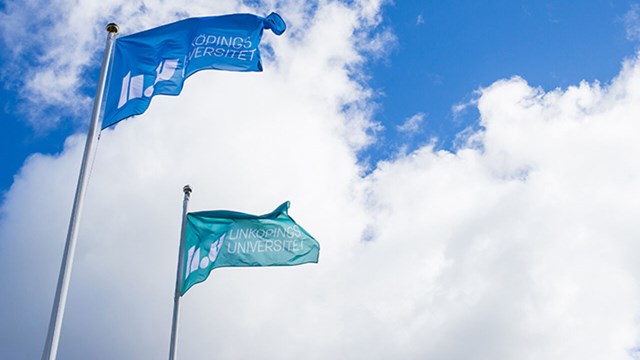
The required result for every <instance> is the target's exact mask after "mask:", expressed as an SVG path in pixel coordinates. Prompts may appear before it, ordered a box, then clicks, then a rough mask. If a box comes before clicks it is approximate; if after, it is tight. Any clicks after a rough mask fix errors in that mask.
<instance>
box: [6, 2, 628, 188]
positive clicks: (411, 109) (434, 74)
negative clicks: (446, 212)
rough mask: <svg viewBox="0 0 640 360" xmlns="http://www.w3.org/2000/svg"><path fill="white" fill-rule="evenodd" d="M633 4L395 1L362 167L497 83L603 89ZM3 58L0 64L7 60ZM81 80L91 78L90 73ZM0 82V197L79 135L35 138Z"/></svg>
mask: <svg viewBox="0 0 640 360" xmlns="http://www.w3.org/2000/svg"><path fill="white" fill-rule="evenodd" d="M632 4H633V2H629V1H606V0H588V1H580V2H576V1H529V0H527V1H507V0H502V1H470V0H467V1H400V0H398V1H396V4H393V5H388V6H386V8H385V15H384V21H383V24H382V28H387V29H390V30H392V31H393V33H394V34H395V36H396V37H397V41H396V43H395V45H393V47H392V48H391V49H390V52H389V53H388V54H387V56H385V57H383V58H382V60H372V62H371V63H370V64H369V66H368V70H369V75H370V76H371V78H370V79H369V85H370V86H371V87H372V88H373V89H374V90H375V91H376V92H378V93H380V94H381V95H379V96H377V98H376V101H377V103H378V104H379V107H378V110H377V113H376V114H375V115H374V118H375V120H377V121H379V122H380V123H381V124H382V125H383V126H384V127H385V130H383V131H381V132H379V133H378V137H379V141H377V142H376V143H375V144H373V145H372V146H370V147H369V148H367V149H365V150H364V151H363V152H362V153H361V154H360V157H361V160H363V161H369V162H370V163H371V164H375V162H376V161H378V160H381V159H385V158H388V157H391V156H393V155H394V154H396V153H397V152H398V151H399V149H401V148H405V149H406V150H409V151H410V150H412V149H415V148H416V147H417V146H420V145H423V144H425V143H428V142H430V141H431V139H432V138H437V142H436V146H437V147H438V148H444V149H450V148H452V144H453V140H454V138H455V135H456V134H457V133H459V132H460V131H461V130H464V129H465V128H467V127H469V126H472V127H477V115H478V114H477V112H476V111H475V110H474V109H473V108H469V109H467V110H466V111H464V112H463V113H461V114H459V116H454V114H453V112H452V106H454V105H456V104H460V103H465V102H468V101H470V100H472V99H473V96H474V94H473V92H474V90H476V89H478V88H479V87H482V86H488V85H490V84H491V83H492V82H494V81H496V80H498V79H501V78H508V77H511V76H513V75H519V76H521V77H523V78H524V79H526V80H527V81H528V82H529V84H531V85H533V86H541V87H542V88H543V89H545V90H551V89H554V88H556V87H566V86H569V85H573V84H578V83H579V82H580V81H581V80H587V81H590V82H591V81H594V80H599V81H601V82H603V83H607V82H609V81H610V80H611V79H612V78H613V77H614V76H615V75H616V74H617V73H618V72H619V70H620V66H621V63H622V61H623V60H624V58H625V57H630V56H633V55H634V53H635V51H636V50H635V49H636V47H637V42H633V41H630V40H628V39H627V38H626V36H625V24H624V22H623V17H624V15H625V13H626V12H627V11H629V10H630V8H631V6H632ZM0 9H2V8H1V7H0ZM282 15H283V16H284V17H285V19H286V14H282ZM5 51H6V50H2V53H0V66H2V63H4V62H6V61H10V60H9V59H8V54H6V53H5ZM97 65H98V64H97ZM97 65H96V66H97ZM88 75H90V76H94V77H95V76H97V69H92V70H91V74H88ZM1 79H2V81H3V86H2V90H0V91H1V92H0V94H1V97H2V100H1V103H0V105H1V106H2V110H3V112H2V115H1V116H2V117H1V119H0V120H1V121H2V131H1V132H0V144H1V145H0V146H1V153H2V158H1V159H2V166H1V168H0V191H2V192H5V191H6V190H7V189H8V188H9V187H10V186H11V183H12V182H13V176H14V175H15V174H16V173H17V171H18V170H19V168H20V166H21V164H22V163H23V162H24V160H25V159H26V158H27V157H28V156H29V155H30V154H32V153H35V152H43V153H55V152H59V151H60V150H61V149H62V145H63V142H64V139H65V138H66V137H67V136H68V135H70V134H72V133H73V132H74V131H78V130H79V129H77V128H74V125H73V123H74V122H72V121H67V122H63V123H62V124H60V125H59V127H57V128H54V129H49V130H46V132H39V131H36V130H35V129H33V128H32V127H31V126H30V125H29V124H27V122H26V120H25V117H24V116H23V115H22V114H21V113H20V112H19V111H18V110H17V107H16V104H18V102H19V101H21V100H20V99H19V98H18V97H17V95H16V90H17V88H18V86H19V84H11V83H7V80H6V79H8V78H7V77H4V76H3V77H2V78H1ZM93 91H94V90H91V91H90V92H89V93H91V94H92V93H93ZM417 113H423V114H424V115H425V118H424V121H423V122H422V123H421V124H420V128H419V129H418V130H417V131H415V132H402V131H399V130H398V129H397V126H399V125H401V124H402V123H404V122H405V120H406V119H408V118H410V117H411V116H413V115H415V114H417ZM88 119H89V114H87V116H86V121H87V122H88ZM75 123H78V122H75Z"/></svg>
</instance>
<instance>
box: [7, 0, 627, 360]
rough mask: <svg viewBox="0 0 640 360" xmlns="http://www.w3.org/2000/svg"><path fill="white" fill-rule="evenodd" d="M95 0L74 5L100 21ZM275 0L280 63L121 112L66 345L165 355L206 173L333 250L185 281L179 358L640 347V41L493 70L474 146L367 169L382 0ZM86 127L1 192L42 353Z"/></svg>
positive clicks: (235, 200) (200, 78) (513, 354)
mask: <svg viewBox="0 0 640 360" xmlns="http://www.w3.org/2000/svg"><path fill="white" fill-rule="evenodd" d="M91 4H92V3H91ZM91 4H89V3H87V4H84V3H81V4H79V5H78V6H80V7H81V8H82V7H83V6H84V7H86V9H85V12H86V13H87V14H88V15H87V16H89V17H91V16H93V19H92V20H86V21H88V22H89V23H90V24H92V25H91V26H93V24H95V23H99V22H100V20H97V19H98V16H97V15H91V14H97V13H94V12H92V11H90V7H91V6H92V5H91ZM229 4H231V3H229ZM279 4H280V6H279V10H280V12H281V13H282V14H283V15H284V17H285V19H286V20H287V21H288V24H289V25H290V27H289V29H288V31H289V32H288V33H285V35H284V36H282V37H279V38H275V37H273V36H270V35H269V34H266V35H265V41H267V42H269V43H270V44H271V45H272V46H273V47H274V51H275V53H276V58H275V59H273V60H268V61H267V64H266V65H265V68H266V71H265V72H264V73H260V74H245V73H227V72H213V71H209V72H201V73H198V74H197V75H196V76H194V77H192V78H190V79H189V80H188V81H187V85H186V86H185V88H184V91H183V94H182V95H181V96H180V97H156V98H154V100H153V103H152V106H151V108H150V109H149V111H148V112H147V113H146V114H144V115H143V116H140V117H137V118H134V119H131V120H127V121H124V122H122V123H121V124H120V125H118V126H117V127H116V128H115V129H114V130H109V131H106V132H105V133H103V135H102V139H101V144H100V148H99V151H98V154H97V158H96V160H95V164H94V167H93V171H92V176H91V183H90V186H89V190H88V194H87V199H86V203H85V212H84V215H83V219H82V226H81V231H80V239H79V246H78V251H77V254H76V262H75V266H74V272H73V276H72V280H71V288H70V294H69V301H68V304H67V312H66V317H65V322H64V326H63V330H62V341H61V349H60V357H61V358H65V359H83V358H86V356H87V354H91V357H92V359H98V360H99V359H156V358H163V357H166V356H167V352H168V345H167V343H168V340H169V325H170V319H171V304H172V294H173V285H174V279H173V277H174V276H175V262H176V254H177V241H178V235H179V225H180V218H179V217H180V211H181V199H182V193H181V189H182V186H183V185H184V184H185V183H190V184H191V185H192V186H193V188H194V193H193V196H192V201H191V204H190V207H191V209H193V210H196V209H207V208H226V209H234V210H240V211H246V212H252V213H264V212H267V211H270V210H272V209H273V208H274V207H275V206H276V205H278V204H279V203H280V202H281V201H283V200H286V199H288V200H291V201H292V208H291V214H292V216H293V217H294V218H295V219H296V221H297V222H299V223H300V224H302V225H303V226H304V227H305V228H306V229H307V230H308V231H309V232H310V233H311V234H313V235H314V236H315V237H316V238H317V239H318V240H319V241H320V243H321V246H322V250H321V254H320V263H319V264H318V265H305V266H300V267H295V268H263V269H217V270H215V271H214V272H213V273H212V275H211V277H210V278H209V279H208V280H207V281H206V282H205V283H202V284H199V285H196V286H195V287H194V288H192V289H191V290H190V291H189V293H188V294H187V295H186V296H185V297H184V298H183V301H182V314H181V316H182V317H181V322H180V342H179V353H180V356H181V358H182V357H184V358H207V357H212V356H216V358H221V359H238V358H267V359H271V358H273V359H293V358H311V359H327V358H344V359H359V358H372V359H389V358H401V359H406V358H435V359H441V358H449V359H468V358H491V359H583V358H597V359H601V358H606V359H628V358H631V353H630V352H631V351H632V349H633V348H635V347H636V346H637V344H638V341H639V334H638V322H637V319H638V315H639V314H638V309H637V304H638V302H639V301H640V296H639V295H640V294H639V293H638V291H639V290H640V289H639V287H638V284H639V281H638V280H640V279H638V275H639V274H640V266H639V265H638V262H637V261H636V259H635V254H637V253H638V252H639V250H640V249H639V247H640V246H639V245H638V244H637V239H636V238H637V235H636V234H638V233H640V228H639V227H640V225H638V222H637V218H638V216H639V215H640V205H638V202H637V201H636V200H635V198H636V197H637V196H635V194H636V193H637V185H638V181H639V179H640V165H638V164H640V162H639V161H637V160H638V157H640V145H639V143H638V141H636V137H637V136H636V134H638V133H640V122H638V115H639V114H640V62H639V61H638V60H637V59H636V60H633V61H628V62H626V63H625V65H624V67H623V69H622V71H621V73H620V75H619V76H618V77H617V78H616V79H614V80H612V82H611V84H610V85H607V86H601V85H599V84H588V83H582V84H580V85H578V86H575V87H570V88H568V89H566V90H555V91H552V92H548V93H545V92H543V91H542V90H541V89H537V88H533V87H531V86H529V85H528V84H527V83H526V82H525V80H523V79H521V78H518V77H514V78H511V79H506V80H500V81H496V82H495V83H494V84H493V85H491V86H490V87H488V88H486V89H482V90H481V92H480V95H479V97H478V100H477V106H478V109H479V112H480V115H481V121H482V129H483V130H482V131H481V132H477V133H475V134H472V135H470V136H468V138H469V139H470V140H469V141H470V142H472V143H473V144H474V145H473V146H471V147H462V148H461V149H460V150H458V151H457V152H456V153H450V152H446V151H435V150H433V148H431V147H428V146H427V147H424V148H421V149H419V150H418V151H416V152H414V153H411V154H408V155H406V156H403V157H400V158H398V159H394V160H393V161H387V162H382V163H380V164H378V166H377V168H376V170H375V171H374V172H373V173H372V174H371V175H370V176H368V177H366V178H364V179H363V178H361V177H360V175H359V174H360V172H361V169H360V167H359V166H358V164H357V162H356V151H357V150H358V149H360V148H361V147H362V146H364V145H365V144H367V143H368V142H370V141H372V139H371V138H370V136H369V135H368V133H369V129H370V127H371V126H375V125H374V124H373V123H372V122H371V120H370V117H371V106H372V105H371V104H370V102H371V101H370V90H369V89H367V88H366V87H365V86H363V85H362V84H361V83H359V82H356V81H354V80H353V79H354V78H357V76H356V77H354V76H353V74H352V73H350V72H351V71H355V70H354V69H358V68H360V67H359V66H358V64H359V63H361V62H362V61H363V57H362V53H361V51H363V49H362V48H361V47H359V45H358V41H360V40H359V39H361V38H358V37H357V36H354V35H353V34H354V33H357V32H358V31H361V30H363V29H364V28H368V29H372V27H373V26H375V23H376V21H377V19H379V16H380V9H379V7H378V6H379V4H378V3H377V2H372V3H367V2H365V1H362V2H358V3H355V4H353V5H345V4H340V3H334V2H328V3H324V2H323V3H321V4H319V5H318V7H317V9H313V10H310V9H309V8H307V7H305V6H303V5H300V2H292V3H291V5H289V3H279ZM59 5H61V6H60V8H61V9H66V8H67V7H65V6H62V4H59ZM154 5H155V7H154V10H153V11H151V10H145V11H142V10H140V11H138V12H136V11H134V10H132V9H133V8H135V7H136V6H137V5H121V6H120V7H117V6H115V7H114V8H117V9H123V10H119V11H125V8H126V7H127V6H130V7H132V9H129V10H126V11H127V12H128V13H130V14H135V15H132V16H133V17H132V18H130V19H129V20H128V21H129V23H130V24H133V23H135V22H136V19H138V18H139V19H140V21H141V23H143V24H147V25H149V26H152V25H157V23H156V22H155V20H151V19H153V18H154V16H156V17H157V16H158V14H160V18H162V19H163V21H164V20H167V18H166V17H163V16H162V14H168V13H170V11H169V10H171V9H172V8H171V5H169V4H164V3H158V4H154ZM148 6H149V8H151V6H150V5H148ZM163 6H166V7H163ZM192 6H193V8H190V9H191V10H190V12H189V14H196V13H198V12H199V11H202V12H204V10H200V9H205V5H198V4H195V5H192ZM211 6H214V8H210V9H209V11H211V12H217V11H220V12H222V11H223V10H220V9H223V8H224V9H225V11H226V10H228V11H234V10H237V8H227V7H226V6H227V5H211ZM218 6H220V7H218ZM228 6H229V7H230V6H232V5H228ZM166 9H169V10H167V11H169V12H163V10H166ZM45 10H50V9H48V8H47V9H45ZM74 11H78V12H82V9H78V10H74ZM151 12H153V14H151ZM34 16H35V15H34ZM145 19H148V20H145ZM65 21H69V20H68V19H67V18H63V20H62V23H61V25H57V26H60V27H64V22H65ZM158 21H160V20H158ZM123 27H124V26H123ZM131 27H132V26H131ZM53 48H55V47H53ZM92 53H93V50H86V54H92ZM54 73H55V72H54ZM345 107H348V108H349V109H350V110H349V111H348V112H346V113H345V112H343V111H342V109H344V108H345ZM478 143H481V144H482V146H476V145H477V144H478ZM82 145H83V144H82V137H81V136H75V137H71V138H69V139H68V141H67V144H66V146H65V149H64V151H63V152H62V153H60V154H58V155H55V156H49V155H38V154H36V155H34V156H32V157H31V158H30V159H29V160H28V161H27V162H26V163H25V165H24V166H23V168H22V169H21V171H20V173H19V174H18V175H17V177H16V181H15V182H14V184H13V186H12V187H11V189H10V190H9V192H8V193H7V194H6V197H5V199H4V202H3V204H2V208H1V212H0V214H1V217H0V239H1V241H0V272H2V273H3V274H5V275H7V276H3V277H0V287H2V289H9V290H8V291H6V292H4V293H3V296H2V297H1V299H2V300H0V305H1V306H0V318H2V319H3V326H1V327H0V358H10V359H16V360H20V359H33V358H37V357H38V356H39V355H40V351H41V347H42V345H43V343H44V337H45V334H46V330H47V322H48V320H49V312H50V308H51V303H52V298H53V294H54V287H55V281H56V277H57V272H58V267H59V261H60V257H61V253H62V246H63V241H64V236H65V231H66V225H67V222H68V213H69V209H70V206H71V201H72V195H73V189H74V187H75V177H76V176H77V170H78V166H79V161H80V156H81V152H82ZM362 239H364V240H366V241H363V240H362ZM461 344H462V345H461Z"/></svg>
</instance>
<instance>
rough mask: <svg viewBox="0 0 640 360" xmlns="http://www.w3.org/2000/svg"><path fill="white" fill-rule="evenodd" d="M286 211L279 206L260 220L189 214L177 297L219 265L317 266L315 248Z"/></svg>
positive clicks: (222, 214) (317, 248)
mask: <svg viewBox="0 0 640 360" xmlns="http://www.w3.org/2000/svg"><path fill="white" fill-rule="evenodd" d="M288 209H289V202H285V203H284V204H282V205H280V206H279V207H278V208H277V209H276V210H274V211H273V212H272V213H270V214H266V215H262V216H256V215H249V214H244V213H239V212H233V211H201V212H194V213H189V214H188V215H187V227H186V235H185V254H186V256H185V257H184V262H183V264H182V266H183V272H182V273H183V274H184V277H183V279H182V286H181V291H180V294H181V295H184V294H185V293H186V292H187V290H189V288H190V287H191V286H193V285H195V284H197V283H199V282H202V281H204V280H206V279H207V277H208V276H209V273H210V272H211V270H213V269H215V268H219V267H232V266H289V265H299V264H305V263H317V262H318V256H319V252H320V245H319V244H318V242H317V241H316V240H315V239H314V238H313V237H312V236H311V235H309V234H308V233H307V232H306V231H305V230H304V229H302V228H301V227H300V226H299V225H298V224H296V223H295V221H293V219H292V218H291V217H290V216H289V214H288Z"/></svg>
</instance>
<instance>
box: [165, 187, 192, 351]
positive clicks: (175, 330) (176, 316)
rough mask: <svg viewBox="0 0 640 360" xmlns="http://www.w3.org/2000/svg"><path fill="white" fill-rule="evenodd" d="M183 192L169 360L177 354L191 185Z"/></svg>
mask: <svg viewBox="0 0 640 360" xmlns="http://www.w3.org/2000/svg"><path fill="white" fill-rule="evenodd" d="M182 191H183V192H184V200H183V201H182V229H181V230H180V249H179V250H178V269H177V270H176V291H175V293H174V294H173V318H172V320H171V342H170V345H169V360H176V359H177V354H178V347H177V344H176V342H177V340H178V320H179V318H180V292H181V283H182V277H183V276H184V274H183V271H182V263H183V262H184V242H185V235H186V229H187V208H188V207H189V197H190V196H191V187H190V186H189V185H185V186H184V188H182Z"/></svg>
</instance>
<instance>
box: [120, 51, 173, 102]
mask: <svg viewBox="0 0 640 360" xmlns="http://www.w3.org/2000/svg"><path fill="white" fill-rule="evenodd" d="M177 68H178V59H169V60H164V61H162V62H160V64H159V65H158V67H157V68H156V79H155V81H154V82H153V85H151V86H149V87H148V88H146V89H144V92H143V91H142V88H143V87H144V75H136V76H133V77H132V76H131V71H129V72H128V73H127V75H125V76H124V77H123V78H122V89H121V90H120V101H119V102H118V109H120V108H121V107H122V106H123V105H124V104H126V103H127V101H129V100H131V99H137V98H141V97H142V96H143V95H144V96H145V97H151V95H153V89H154V87H155V86H156V84H157V83H158V82H160V81H166V80H171V78H172V77H173V74H174V73H175V72H176V69H177Z"/></svg>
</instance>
